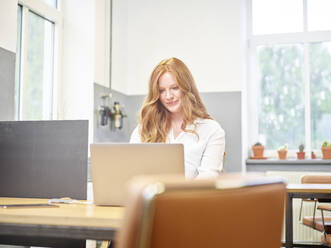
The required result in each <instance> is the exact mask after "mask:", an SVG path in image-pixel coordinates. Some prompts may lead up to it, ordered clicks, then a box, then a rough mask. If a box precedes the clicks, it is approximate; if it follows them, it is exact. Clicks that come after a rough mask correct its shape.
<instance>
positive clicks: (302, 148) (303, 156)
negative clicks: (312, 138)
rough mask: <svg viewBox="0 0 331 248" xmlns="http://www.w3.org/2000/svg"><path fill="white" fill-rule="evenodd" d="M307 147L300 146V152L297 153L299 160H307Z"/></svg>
mask: <svg viewBox="0 0 331 248" xmlns="http://www.w3.org/2000/svg"><path fill="white" fill-rule="evenodd" d="M304 150H305V145H304V144H301V145H299V151H298V152H297V159H305V156H306V153H305V152H304Z"/></svg>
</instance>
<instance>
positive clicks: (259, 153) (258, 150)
mask: <svg viewBox="0 0 331 248" xmlns="http://www.w3.org/2000/svg"><path fill="white" fill-rule="evenodd" d="M252 151H253V158H263V152H264V146H263V145H262V144H261V143H260V142H256V143H255V144H254V145H253V146H252Z"/></svg>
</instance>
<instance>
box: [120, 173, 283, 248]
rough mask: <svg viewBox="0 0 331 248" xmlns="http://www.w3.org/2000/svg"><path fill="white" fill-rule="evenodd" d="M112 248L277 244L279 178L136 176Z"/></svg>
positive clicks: (259, 247) (280, 212)
mask: <svg viewBox="0 0 331 248" xmlns="http://www.w3.org/2000/svg"><path fill="white" fill-rule="evenodd" d="M129 185H130V186H129V194H128V202H127V204H126V206H127V207H126V212H125V217H124V220H123V225H122V227H121V229H120V231H119V233H118V236H117V239H116V241H117V242H116V244H115V247H116V248H142V247H144V248H151V247H153V248H165V247H173V248H176V247H190V248H196V247H209V248H212V247H226V248H235V247H238V248H239V247H240V248H241V247H248V248H250V247H252V248H265V247H268V248H276V247H277V248H279V247H280V245H281V232H282V224H283V217H284V216H283V213H284V200H285V196H286V187H285V184H284V183H283V181H282V180H281V179H277V178H273V177H262V176H255V175H254V176H242V175H232V174H227V175H223V176H220V177H218V178H216V179H208V180H206V179H204V180H202V179H201V180H185V179H183V178H182V177H178V176H173V177H156V176H154V177H153V176H149V177H139V178H135V179H133V180H132V181H131V183H130V184H129Z"/></svg>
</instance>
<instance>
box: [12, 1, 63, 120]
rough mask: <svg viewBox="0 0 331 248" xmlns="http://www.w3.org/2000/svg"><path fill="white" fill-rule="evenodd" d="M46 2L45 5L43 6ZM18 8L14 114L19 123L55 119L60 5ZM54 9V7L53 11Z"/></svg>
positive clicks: (39, 3) (37, 3) (35, 2)
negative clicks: (57, 7) (57, 8)
mask: <svg viewBox="0 0 331 248" xmlns="http://www.w3.org/2000/svg"><path fill="white" fill-rule="evenodd" d="M44 2H46V3H44ZM20 3H21V4H19V5H18V28H17V53H16V61H17V63H16V81H15V106H16V108H15V110H16V119H18V120H48V119H56V107H57V106H56V102H57V101H56V99H55V97H56V95H57V94H56V89H57V83H58V82H57V81H56V78H58V77H57V75H56V72H57V71H58V70H57V62H58V56H57V53H58V47H59V44H58V42H56V41H57V40H59V39H58V35H59V25H58V23H59V22H60V21H61V20H60V18H59V12H58V10H56V9H55V8H54V7H56V4H57V1H49V0H48V1H45V0H44V1H40V0H38V1H33V2H30V1H29V2H28V3H29V4H34V5H33V6H30V5H26V4H25V1H20ZM51 6H53V7H51Z"/></svg>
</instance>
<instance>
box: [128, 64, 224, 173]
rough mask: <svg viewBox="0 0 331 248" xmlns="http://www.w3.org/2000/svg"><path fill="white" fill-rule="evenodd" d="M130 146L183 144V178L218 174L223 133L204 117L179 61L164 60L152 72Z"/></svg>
mask: <svg viewBox="0 0 331 248" xmlns="http://www.w3.org/2000/svg"><path fill="white" fill-rule="evenodd" d="M130 142H131V143H140V142H145V143H156V142H161V143H182V144H184V153H185V176H186V177H187V178H194V177H196V178H206V177H214V176H217V175H219V174H220V172H221V171H222V167H223V154H224V149H225V133H224V130H223V129H222V128H221V126H220V125H219V124H218V123H217V122H216V121H215V120H213V119H212V118H211V117H210V115H209V114H208V113H207V111H206V108H205V106H204V104H203V103H202V101H201V98H200V95H199V92H198V89H197V87H196V85H195V83H194V79H193V76H192V74H191V72H190V71H189V69H188V68H187V67H186V65H185V64H184V63H183V62H182V61H181V60H179V59H177V58H170V59H165V60H163V61H161V62H160V63H159V64H158V65H157V66H156V67H155V68H154V70H153V72H152V74H151V77H150V80H149V89H148V94H147V96H146V98H145V101H144V103H143V106H142V108H141V112H140V117H139V125H138V126H137V127H136V129H135V130H134V131H133V133H132V135H131V139H130Z"/></svg>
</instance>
